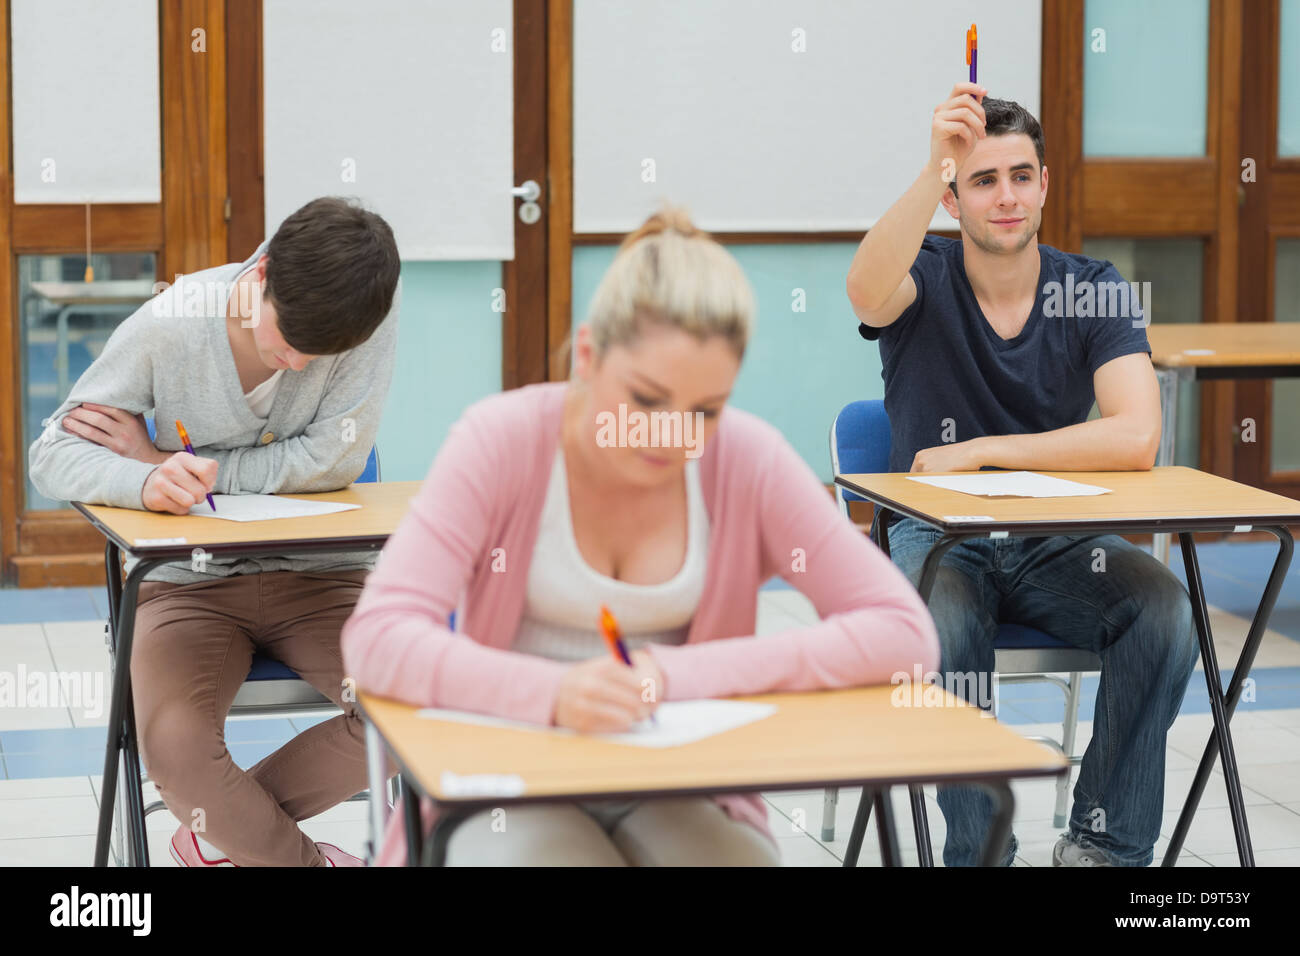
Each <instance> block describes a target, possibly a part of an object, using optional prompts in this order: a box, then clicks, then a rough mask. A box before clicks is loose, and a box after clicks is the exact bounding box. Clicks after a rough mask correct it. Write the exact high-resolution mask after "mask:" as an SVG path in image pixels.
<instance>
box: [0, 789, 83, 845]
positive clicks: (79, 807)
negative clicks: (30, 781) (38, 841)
mask: <svg viewBox="0 0 1300 956" xmlns="http://www.w3.org/2000/svg"><path fill="white" fill-rule="evenodd" d="M97 807H98V804H97V803H96V801H95V798H94V796H92V795H91V794H89V793H85V794H81V795H79V796H64V797H34V798H19V799H14V800H6V801H4V805H3V808H2V809H3V812H0V840H12V839H19V838H29V837H61V836H85V835H86V834H92V835H93V834H94V833H95V831H96V824H97V822H98V810H97Z"/></svg>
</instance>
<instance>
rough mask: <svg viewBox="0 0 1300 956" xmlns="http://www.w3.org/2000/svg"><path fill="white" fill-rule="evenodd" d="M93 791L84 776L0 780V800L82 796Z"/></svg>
mask: <svg viewBox="0 0 1300 956" xmlns="http://www.w3.org/2000/svg"><path fill="white" fill-rule="evenodd" d="M87 794H91V795H92V796H93V793H92V791H91V789H90V782H89V781H88V780H87V778H86V777H35V778H32V779H30V780H0V800H33V799H39V798H42V797H84V796H86V795H87Z"/></svg>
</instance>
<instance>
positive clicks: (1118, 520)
mask: <svg viewBox="0 0 1300 956" xmlns="http://www.w3.org/2000/svg"><path fill="white" fill-rule="evenodd" d="M1025 470H1031V469H1025ZM1035 471H1036V470H1035ZM1036 473H1037V474H1042V475H1052V476H1053V477H1056V478H1064V479H1066V480H1067V481H1077V482H1081V483H1083V484H1086V485H1100V486H1101V487H1103V488H1109V489H1110V493H1109V494H1105V495H1095V496H1079V497H1071V498H1020V497H997V498H986V497H984V496H982V495H968V494H965V493H963V492H960V491H950V490H948V489H946V488H935V487H934V486H932V485H926V484H922V483H921V482H918V481H911V480H910V478H911V477H919V475H914V476H909V475H906V474H874V475H870V474H864V475H836V476H835V483H836V484H838V485H841V486H843V487H845V488H847V489H849V490H850V491H853V492H856V493H858V494H860V495H862V496H863V497H864V498H869V499H871V500H872V501H874V502H876V503H878V504H881V505H883V506H885V507H887V508H889V509H890V510H892V511H897V512H899V513H900V514H903V515H908V516H910V517H913V518H919V519H921V520H922V521H925V522H926V523H928V524H931V525H933V526H935V527H937V528H942V529H943V530H944V531H986V530H998V529H1005V528H1008V527H1010V526H1014V528H1015V529H1016V533H1018V534H1065V533H1069V532H1072V531H1073V532H1076V533H1088V532H1093V533H1095V532H1097V531H1098V529H1099V528H1101V527H1106V528H1110V529H1116V528H1118V529H1120V530H1122V531H1125V532H1127V531H1130V530H1131V531H1135V532H1136V531H1169V530H1171V529H1173V530H1179V531H1200V530H1206V531H1211V530H1229V531H1231V530H1233V529H1234V528H1236V527H1238V526H1241V525H1277V524H1296V523H1297V522H1300V501H1295V500H1293V499H1291V498H1284V497H1283V496H1281V495H1275V494H1273V493H1272V492H1268V491H1261V490H1260V489H1258V488H1252V487H1251V486H1249V485H1243V484H1239V483H1238V482H1235V481H1229V480H1228V479H1226V478H1220V477H1218V476H1216V475H1209V474H1206V473H1205V472H1203V471H1197V470H1196V469H1194V468H1185V467H1183V466H1181V465H1176V466H1169V467H1161V468H1152V469H1151V470H1150V471H1036ZM940 474H961V472H936V473H935V475H940ZM967 474H969V472H967ZM945 515H966V516H972V515H973V516H987V517H989V518H991V519H992V520H991V521H958V522H953V521H946V520H944V516H945Z"/></svg>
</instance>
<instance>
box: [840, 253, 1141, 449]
mask: <svg viewBox="0 0 1300 956" xmlns="http://www.w3.org/2000/svg"><path fill="white" fill-rule="evenodd" d="M1038 250H1039V256H1040V261H1041V266H1040V268H1039V273H1038V296H1037V298H1036V299H1035V300H1034V306H1033V310H1032V311H1031V312H1030V314H1029V320H1028V321H1027V322H1026V323H1025V327H1024V328H1023V329H1022V330H1021V332H1020V334H1019V335H1017V336H1016V337H1015V338H1012V339H1005V340H1004V339H1003V338H1001V337H1000V336H999V335H998V334H997V332H995V331H994V330H993V327H992V326H991V325H989V323H988V320H987V319H985V318H984V312H983V310H982V309H981V308H980V306H979V302H978V301H977V300H976V298H975V293H974V291H973V290H972V289H971V287H970V282H968V281H967V279H966V270H965V266H964V253H963V250H962V244H961V241H960V240H958V239H949V238H947V237H944V236H926V237H925V241H924V242H922V244H921V251H920V252H919V253H918V254H917V257H916V262H914V263H913V264H912V268H911V275H912V279H913V281H915V282H916V301H915V302H913V303H912V304H911V305H910V306H908V307H907V309H906V310H905V311H904V312H903V314H902V315H900V316H899V317H898V318H897V319H896V320H895V321H894V322H893V323H891V324H890V325H887V326H885V327H884V328H883V329H877V328H873V327H871V326H868V325H859V328H858V331H859V333H860V334H861V335H862V337H863V338H865V339H869V340H870V339H877V338H878V339H879V340H880V359H881V363H882V364H883V369H882V371H881V377H882V378H883V379H884V380H885V410H886V411H887V412H888V413H889V425H890V431H891V433H892V445H891V448H890V453H889V470H890V471H908V470H910V469H911V467H912V459H913V458H914V457H915V456H916V453H917V452H918V451H920V450H921V449H923V448H932V447H934V446H936V445H942V444H945V438H947V440H948V441H949V442H962V441H967V440H969V439H972V438H978V437H980V436H983V435H1023V434H1037V433H1039V432H1046V431H1052V430H1054V429H1057V428H1065V427H1066V426H1068V425H1077V424H1079V423H1080V422H1083V421H1086V420H1087V418H1088V413H1089V412H1090V411H1091V410H1092V405H1093V402H1094V401H1095V397H1094V395H1093V388H1092V375H1093V373H1094V372H1095V371H1097V369H1098V368H1100V367H1101V366H1103V365H1105V364H1106V363H1107V362H1109V361H1110V360H1111V359H1115V358H1119V357H1120V356H1122V355H1129V354H1132V353H1134V352H1147V353H1149V352H1150V351H1151V348H1150V346H1149V345H1148V344H1147V334H1146V328H1145V327H1144V326H1143V324H1142V323H1143V319H1142V314H1143V312H1145V311H1146V307H1147V303H1146V301H1145V299H1144V298H1142V297H1141V296H1136V297H1129V296H1128V295H1127V293H1128V292H1129V291H1130V290H1129V284H1128V283H1124V287H1123V289H1120V288H1119V287H1117V286H1115V285H1103V283H1107V284H1113V283H1122V282H1123V280H1122V279H1121V278H1120V274H1119V270H1117V269H1116V268H1115V267H1114V266H1113V265H1111V264H1110V263H1109V262H1105V261H1102V260H1099V259H1090V258H1088V257H1087V256H1079V255H1071V254H1069V253H1065V252H1061V251H1060V250H1059V249H1053V248H1052V247H1051V246H1044V245H1039V247H1038ZM1051 283H1057V285H1056V286H1053V285H1051ZM1089 289H1091V292H1090V293H1089V292H1088V290H1089ZM1135 299H1137V300H1140V301H1139V302H1138V303H1135V301H1134V300H1135ZM1126 305H1127V307H1126ZM1045 306H1046V308H1045ZM1099 312H1100V313H1103V314H1100V315H1099V314H1098V313H1099ZM1117 313H1119V314H1117ZM1135 323H1136V324H1137V327H1136V328H1135V327H1134V324H1135ZM949 419H950V420H951V423H949V421H948V420H949ZM945 429H947V431H948V434H946V435H945Z"/></svg>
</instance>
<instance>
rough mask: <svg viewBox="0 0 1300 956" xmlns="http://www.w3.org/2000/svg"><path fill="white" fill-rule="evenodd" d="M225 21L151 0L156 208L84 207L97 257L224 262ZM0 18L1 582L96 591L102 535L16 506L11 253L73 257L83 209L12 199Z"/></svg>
mask: <svg viewBox="0 0 1300 956" xmlns="http://www.w3.org/2000/svg"><path fill="white" fill-rule="evenodd" d="M225 14H226V0H160V3H159V7H158V16H159V21H158V42H159V70H160V83H161V86H160V109H161V117H160V136H161V147H162V156H161V163H162V168H161V169H160V176H161V189H162V196H161V199H162V201H161V202H159V203H102V204H94V205H92V206H91V215H92V223H93V237H94V248H95V250H96V251H100V252H111V251H130V252H152V253H153V254H154V255H155V256H156V262H157V275H158V277H161V278H166V277H171V276H174V275H175V274H177V273H182V272H192V271H194V270H196V269H200V268H205V267H206V266H209V265H213V264H215V263H219V262H223V261H225V259H224V256H225V249H226V224H225V208H226V197H227V193H226V169H225V161H224V157H225V152H226V113H225V104H226V101H225V95H226V94H225V37H226V33H225ZM0 23H2V24H3V31H0V219H3V221H4V226H5V228H4V229H2V230H0V328H3V330H4V331H3V334H0V381H5V382H8V383H9V384H8V387H9V389H10V392H9V395H8V396H7V398H8V399H9V401H8V405H9V410H10V411H9V414H6V415H0V554H2V563H0V575H2V577H3V581H4V583H16V584H18V585H20V586H23V587H37V586H50V585H70V584H93V583H97V582H101V581H102V580H103V575H104V568H103V557H102V551H103V539H102V538H101V537H100V536H99V535H98V534H96V533H95V532H94V530H93V529H91V528H90V527H89V526H88V525H87V524H86V522H85V520H84V519H82V518H81V517H80V516H78V515H77V514H76V512H74V511H72V510H71V509H63V510H52V511H42V510H31V509H27V508H26V507H25V505H24V496H25V493H26V489H25V484H24V482H23V480H22V476H23V474H24V468H23V466H22V462H23V460H24V459H25V457H26V452H27V449H26V448H25V447H23V434H22V428H23V419H22V397H23V394H22V377H23V376H22V355H21V352H20V329H19V322H20V321H21V318H20V316H19V311H18V302H17V287H16V282H15V277H16V274H17V256H19V255H29V254H58V253H78V252H82V251H83V250H84V249H85V209H84V207H83V206H78V205H68V204H40V205H15V204H14V201H13V177H12V162H13V160H12V129H11V126H12V115H11V113H10V102H11V96H12V84H11V68H10V61H9V50H10V49H11V31H10V5H9V2H8V0H0ZM197 29H201V30H202V31H203V33H202V34H201V35H197V34H195V33H194V31H195V30H197Z"/></svg>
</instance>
